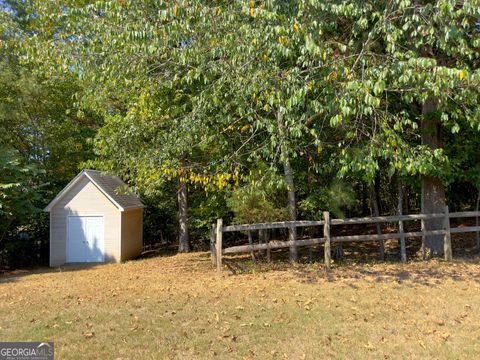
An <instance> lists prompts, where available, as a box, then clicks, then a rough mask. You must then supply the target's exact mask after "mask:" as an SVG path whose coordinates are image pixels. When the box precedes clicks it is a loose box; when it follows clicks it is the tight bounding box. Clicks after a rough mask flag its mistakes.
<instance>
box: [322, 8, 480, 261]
mask: <svg viewBox="0 0 480 360" xmlns="http://www.w3.org/2000/svg"><path fill="white" fill-rule="evenodd" d="M475 3H476V2H475V1H464V2H462V3H458V2H456V1H439V2H437V3H424V2H421V1H390V2H384V3H375V4H368V5H365V4H364V3H363V2H351V1H348V2H347V1H342V2H339V3H331V2H327V3H325V4H323V5H322V6H323V8H324V10H325V11H324V16H323V19H321V20H319V21H320V22H322V23H323V24H324V27H323V30H324V31H323V33H324V34H325V37H324V41H337V42H338V51H337V52H336V56H337V58H338V60H339V61H338V63H339V66H338V69H337V70H336V71H335V74H336V75H335V84H334V85H333V86H336V89H337V90H336V93H337V97H336V99H335V100H334V102H333V104H334V108H333V109H332V110H333V111H332V112H331V123H332V125H338V126H342V127H343V128H346V129H347V133H346V137H347V139H348V137H349V136H350V137H351V138H352V139H354V140H355V141H352V142H351V146H349V147H346V148H344V149H343V150H342V151H343V154H344V155H345V157H344V159H343V160H342V169H341V172H342V173H343V174H345V173H348V172H351V171H354V172H355V171H358V172H360V173H363V174H364V176H366V178H367V179H370V181H372V180H373V179H374V177H375V174H376V172H378V171H380V169H379V161H380V160H381V161H383V162H384V163H386V165H387V172H388V174H390V176H392V175H393V174H394V173H397V174H399V175H406V176H412V175H420V176H421V178H422V211H423V212H426V213H429V212H437V213H438V212H442V211H443V205H444V203H445V195H444V184H445V183H446V181H447V179H448V176H447V174H448V173H449V171H450V165H449V164H450V162H449V159H448V157H447V156H446V151H445V147H444V145H442V142H441V139H440V137H441V133H442V132H444V131H450V132H452V133H453V134H456V133H458V132H459V131H461V128H460V124H464V126H467V127H472V128H474V129H475V130H478V129H479V122H480V112H479V110H478V102H479V93H478V90H477V89H478V85H479V80H480V77H479V75H480V74H479V71H478V65H479V61H480V57H479V51H478V50H479V46H480V39H479V37H478V34H477V32H476V31H475V21H476V19H478V16H479V11H480V9H479V8H478V6H477V5H478V4H477V5H476V4H475ZM324 19H325V20H324ZM329 19H330V20H329ZM333 39H335V40H333ZM462 131H465V129H463V130H462ZM350 134H351V135H350ZM436 226H438V225H437V224H435V222H434V221H432V222H430V221H429V222H427V229H432V228H435V227H436ZM425 246H426V247H427V253H428V254H429V255H437V254H441V253H442V251H443V247H442V246H441V239H439V238H438V237H429V238H428V240H427V243H426V244H425Z"/></svg>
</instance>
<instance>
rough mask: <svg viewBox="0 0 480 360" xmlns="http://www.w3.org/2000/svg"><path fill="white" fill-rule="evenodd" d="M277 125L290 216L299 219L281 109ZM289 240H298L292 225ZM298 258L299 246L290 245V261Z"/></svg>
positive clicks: (290, 218) (291, 218)
mask: <svg viewBox="0 0 480 360" xmlns="http://www.w3.org/2000/svg"><path fill="white" fill-rule="evenodd" d="M277 125H278V135H279V139H280V153H281V161H282V163H283V171H284V174H285V181H286V183H287V191H288V217H289V220H292V221H295V220H297V202H296V199H295V183H294V181H293V169H292V166H291V164H290V158H289V156H288V149H287V147H286V145H285V141H286V136H285V125H284V124H283V115H282V114H281V112H280V111H278V112H277ZM288 240H289V241H294V242H295V241H297V229H296V228H295V227H291V228H289V229H288ZM297 260H298V251H297V246H296V245H293V246H290V261H292V262H295V261H297Z"/></svg>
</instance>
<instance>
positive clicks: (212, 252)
mask: <svg viewBox="0 0 480 360" xmlns="http://www.w3.org/2000/svg"><path fill="white" fill-rule="evenodd" d="M216 231H217V230H216V225H215V224H212V228H211V229H210V258H211V260H212V265H213V266H215V265H216V264H217V250H216V249H215V236H216Z"/></svg>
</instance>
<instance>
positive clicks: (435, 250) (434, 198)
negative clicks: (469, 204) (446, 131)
mask: <svg viewBox="0 0 480 360" xmlns="http://www.w3.org/2000/svg"><path fill="white" fill-rule="evenodd" d="M437 107H438V102H437V100H436V99H434V98H432V97H429V98H427V99H426V100H425V103H424V104H423V109H422V113H423V118H422V144H424V145H428V146H429V147H430V149H432V150H434V149H438V148H439V147H441V145H442V144H441V141H442V133H441V123H440V120H439V118H438V116H437V114H436V111H437ZM421 201H422V213H423V214H431V213H441V212H443V210H444V208H445V189H444V187H443V184H442V181H441V180H440V179H439V178H436V177H433V176H430V175H423V176H422V200H421ZM425 228H426V229H425V230H427V231H428V230H441V229H442V228H443V220H442V219H441V218H439V219H428V220H426V221H425ZM424 246H425V249H423V250H424V253H425V254H426V256H427V257H431V256H441V255H443V236H442V235H428V236H426V237H425V244H424Z"/></svg>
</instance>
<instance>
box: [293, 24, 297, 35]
mask: <svg viewBox="0 0 480 360" xmlns="http://www.w3.org/2000/svg"><path fill="white" fill-rule="evenodd" d="M293 32H295V33H297V32H298V25H297V24H293Z"/></svg>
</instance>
